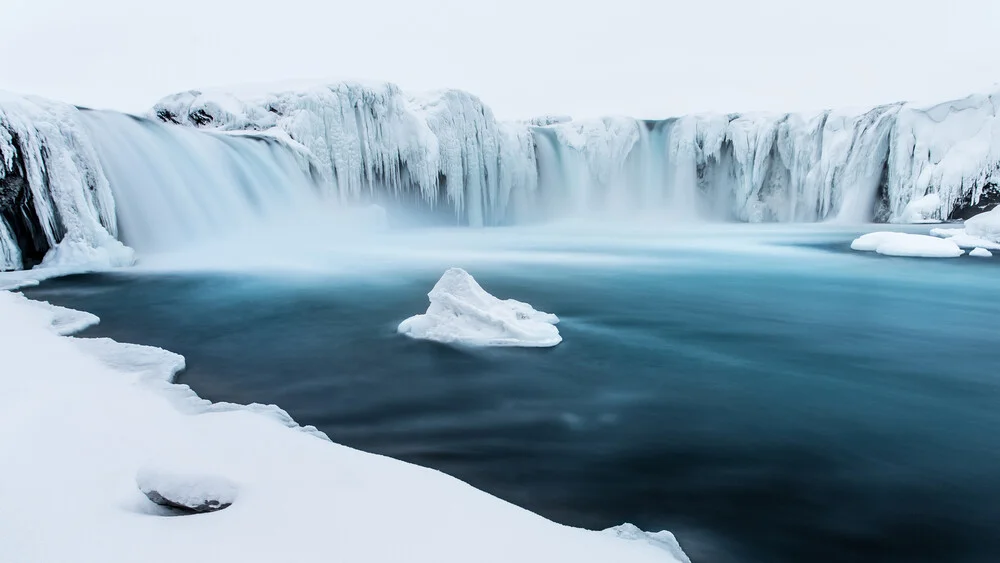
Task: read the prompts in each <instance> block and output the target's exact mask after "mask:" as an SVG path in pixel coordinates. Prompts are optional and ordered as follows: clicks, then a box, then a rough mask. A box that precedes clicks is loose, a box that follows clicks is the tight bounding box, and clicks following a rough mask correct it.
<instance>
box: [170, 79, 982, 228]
mask: <svg viewBox="0 0 1000 563" xmlns="http://www.w3.org/2000/svg"><path fill="white" fill-rule="evenodd" d="M264 92H267V90H266V89H265V90H264ZM153 113H154V114H155V115H157V116H159V117H160V118H161V119H164V120H168V121H176V122H183V123H187V124H191V125H195V126H199V127H203V128H206V127H208V128H216V129H223V130H230V131H231V130H253V131H257V130H261V131H273V132H275V134H277V135H279V136H284V137H289V138H291V139H294V140H295V141H296V142H298V143H301V144H302V145H303V146H304V147H305V149H306V153H307V154H310V155H312V157H313V158H314V159H315V160H316V162H317V163H318V168H319V169H321V170H324V171H325V172H324V174H325V175H326V176H327V178H328V180H329V181H330V182H331V183H333V184H334V185H336V186H337V189H338V193H340V194H341V196H342V197H345V198H352V197H357V196H358V195H359V194H363V193H378V192H379V191H380V190H381V191H383V192H388V193H390V194H393V196H394V197H404V198H405V197H406V196H405V194H407V193H410V192H413V193H414V194H418V195H419V198H421V199H422V200H424V201H426V202H428V203H429V204H431V205H441V204H447V205H451V206H452V207H454V211H455V212H456V213H457V214H458V216H459V217H461V218H463V220H464V221H466V222H468V223H469V224H473V225H479V224H497V223H502V222H517V221H525V220H539V219H548V218H553V217H556V218H557V217H563V216H579V215H581V214H582V215H596V216H607V215H609V214H610V215H612V216H614V215H615V214H616V213H619V214H621V216H623V217H630V216H634V215H635V213H636V212H637V211H657V212H659V213H660V214H661V215H663V214H666V216H667V217H669V218H671V219H676V218H690V217H708V218H721V219H736V220H740V221H752V222H757V221H820V220H831V219H836V220H839V221H843V222H854V223H861V222H867V221H871V220H873V219H874V220H879V221H890V220H891V221H894V222H911V221H912V222H929V221H933V220H945V219H948V218H950V217H951V216H952V215H953V214H954V213H955V212H956V211H960V210H962V209H965V208H971V207H975V206H978V205H981V204H982V202H983V201H985V200H988V199H989V198H993V197H1000V192H997V191H996V187H995V184H996V182H995V180H996V175H997V174H998V172H997V170H998V169H1000V148H998V147H1000V141H996V142H995V141H994V139H993V137H994V133H995V132H996V128H997V127H998V125H997V123H998V122H997V120H996V108H995V95H976V96H970V97H969V98H966V99H964V100H957V101H954V102H948V103H945V104H941V105H938V106H933V107H924V106H920V105H918V104H908V103H897V104H890V105H885V106H880V107H877V108H874V109H872V110H870V111H867V112H843V111H822V112H817V113H811V114H808V113H807V114H745V115H741V114H728V115H691V116H686V117H682V118H672V119H666V120H661V121H642V120H638V119H632V118H627V117H612V118H603V119H598V120H582V121H574V120H572V119H570V118H568V117H564V116H556V117H552V116H545V117H542V118H537V119H534V120H529V121H528V122H523V123H510V124H504V123H497V122H496V121H495V120H494V119H493V116H492V115H491V114H490V113H489V111H488V110H487V109H485V107H484V106H483V105H482V103H481V102H479V100H478V99H476V98H474V97H472V96H470V95H468V94H465V93H461V92H456V91H448V92H444V93H437V94H433V95H428V96H421V97H414V96H404V95H403V94H402V93H401V92H400V91H399V89H398V88H396V87H395V86H393V85H391V84H377V85H361V84H355V83H333V84H328V85H321V86H315V85H313V86H299V87H298V88H297V89H295V88H292V89H289V87H283V88H272V89H271V91H270V93H263V94H262V93H259V92H257V93H252V94H247V93H243V94H239V95H236V94H223V93H201V92H187V93H182V94H177V95H174V96H171V97H168V98H165V99H164V100H162V101H161V102H160V103H159V104H157V106H156V107H155V108H154V111H153ZM375 124H379V126H378V127H376V126H375ZM420 147H422V149H421V148H420ZM498 154H499V157H498V156H497V155H498ZM497 162H499V163H500V164H499V165H498V166H496V167H494V165H495V164H496V163H497ZM449 163H450V164H449ZM459 163H461V166H459ZM456 178H463V181H462V182H459V183H455V181H454V180H455V179H456ZM497 181H498V183H497ZM911 204H913V205H911Z"/></svg>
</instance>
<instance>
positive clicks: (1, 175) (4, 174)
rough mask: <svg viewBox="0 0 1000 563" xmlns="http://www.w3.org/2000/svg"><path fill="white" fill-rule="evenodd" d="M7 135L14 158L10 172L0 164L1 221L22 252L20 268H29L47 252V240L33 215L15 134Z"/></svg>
mask: <svg viewBox="0 0 1000 563" xmlns="http://www.w3.org/2000/svg"><path fill="white" fill-rule="evenodd" d="M2 126H3V124H0V127H2ZM7 132H8V134H10V136H11V138H12V140H13V145H14V159H13V165H12V166H11V168H10V170H4V169H3V167H2V165H0V219H2V220H4V221H6V223H7V225H9V226H10V229H11V230H12V231H13V234H14V239H15V240H16V241H17V245H18V247H19V248H20V249H21V262H22V267H23V268H24V269H29V268H31V267H32V266H35V265H36V264H38V263H40V262H41V261H42V258H43V257H44V256H45V253H46V252H48V251H49V241H48V239H47V238H46V237H45V231H44V230H43V229H42V225H41V223H39V221H38V217H37V216H36V214H35V204H34V200H33V197H32V195H31V189H30V188H29V186H28V180H27V178H26V176H25V173H24V163H23V157H22V155H21V149H20V143H19V137H18V135H17V134H16V133H15V132H14V131H10V130H7ZM46 180H47V179H46Z"/></svg>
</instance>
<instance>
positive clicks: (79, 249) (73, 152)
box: [0, 92, 132, 270]
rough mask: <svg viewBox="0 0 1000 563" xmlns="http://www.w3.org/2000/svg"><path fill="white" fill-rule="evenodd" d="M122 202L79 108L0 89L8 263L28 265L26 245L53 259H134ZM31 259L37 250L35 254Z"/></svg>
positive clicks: (2, 226)
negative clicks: (124, 231) (121, 217)
mask: <svg viewBox="0 0 1000 563" xmlns="http://www.w3.org/2000/svg"><path fill="white" fill-rule="evenodd" d="M117 234H118V224H117V221H116V213H115V201H114V197H113V196H112V193H111V186H110V184H109V183H108V179H107V177H106V176H105V174H104V169H103V167H102V166H101V163H100V161H99V159H98V154H97V151H96V149H95V147H94V145H93V143H92V142H91V140H90V137H89V136H88V134H87V131H86V128H85V127H84V126H83V123H82V122H81V120H80V111H79V110H77V108H75V107H73V106H70V105H67V104H61V103H57V102H50V101H48V100H43V99H39V98H29V97H22V96H16V95H13V94H8V93H4V92H0V270H14V269H20V268H21V266H22V263H23V261H24V258H25V256H24V255H23V253H24V251H25V250H28V251H29V252H30V253H36V254H38V255H39V256H42V255H44V254H45V253H46V252H48V251H49V250H50V249H54V248H56V247H57V246H59V247H61V250H60V251H58V252H57V253H56V254H55V255H54V256H53V257H51V258H50V263H51V264H52V265H55V266H59V265H62V264H63V263H64V259H66V258H67V257H68V256H69V255H77V256H79V255H81V254H82V255H83V256H86V260H100V261H102V262H104V263H103V264H102V265H103V266H105V267H107V266H116V265H127V264H129V263H131V261H132V255H131V253H130V252H129V251H128V250H127V249H125V248H123V246H122V244H121V243H120V242H118V241H117V240H116V239H115V237H116V236H117ZM29 258H31V257H29Z"/></svg>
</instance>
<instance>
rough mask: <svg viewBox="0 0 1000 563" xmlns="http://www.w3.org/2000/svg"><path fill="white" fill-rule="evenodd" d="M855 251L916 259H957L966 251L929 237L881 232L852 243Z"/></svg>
mask: <svg viewBox="0 0 1000 563" xmlns="http://www.w3.org/2000/svg"><path fill="white" fill-rule="evenodd" d="M851 248H852V249H853V250H860V251H863V252H876V253H878V254H884V255H886V256H908V257H916V258H955V257H958V256H961V255H963V254H965V251H964V250H962V249H961V248H959V247H958V245H957V244H955V243H954V242H952V241H950V240H947V239H941V238H937V237H932V236H929V235H913V234H909V233H896V232H890V231H879V232H875V233H868V234H866V235H861V236H860V237H858V238H856V239H854V242H852V243H851Z"/></svg>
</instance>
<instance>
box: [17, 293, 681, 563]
mask: <svg viewBox="0 0 1000 563" xmlns="http://www.w3.org/2000/svg"><path fill="white" fill-rule="evenodd" d="M74 319H75V320H74ZM93 320H94V319H93V318H91V317H86V316H85V315H81V314H80V313H70V312H68V311H67V310H65V309H55V308H50V307H45V306H40V305H38V304H35V303H31V302H29V301H28V300H27V299H25V298H24V297H22V296H20V295H18V294H14V293H9V292H0V356H2V357H4V358H6V363H5V365H4V369H3V370H2V371H0V379H2V383H3V386H4V389H5V391H4V393H3V394H2V395H0V423H2V424H0V428H3V431H2V432H0V450H2V451H3V452H4V456H3V457H4V463H3V464H2V465H0V478H2V480H3V482H4V483H6V484H7V485H9V486H3V487H0V504H2V505H3V506H4V507H6V508H5V510H4V511H3V512H2V513H0V514H2V515H0V528H2V529H3V540H2V541H0V550H2V556H0V559H3V560H4V561H12V562H13V561H32V562H62V561H75V562H86V561H94V562H98V561H99V562H101V563H111V562H119V561H120V562H129V563H133V562H135V561H144V562H157V561H164V562H166V561H170V562H173V561H176V560H177V559H178V557H182V558H186V559H190V560H194V561H210V560H211V561H240V562H247V561H297V562H298V561H351V562H359V563H360V562H374V561H385V562H398V561H413V562H416V561H428V562H431V561H433V562H435V563H441V562H449V561H454V562H456V563H457V562H462V563H465V562H468V561H476V562H489V561H495V562H498V563H499V562H504V563H506V562H509V561H538V562H546V563H548V562H561V561H565V562H573V563H577V562H583V561H594V562H601V563H605V562H609V561H614V562H664V561H666V562H673V561H687V558H686V557H685V556H684V555H683V553H682V552H680V551H679V548H678V547H677V546H676V543H675V542H674V541H673V540H672V536H670V534H669V533H666V532H661V533H660V534H644V533H641V532H639V531H638V530H637V529H635V528H634V527H631V526H622V527H619V528H615V529H612V530H608V531H604V532H589V531H585V530H580V529H575V528H569V527H565V526H561V525H558V524H555V523H553V522H550V521H548V520H545V519H544V518H542V517H540V516H537V515H535V514H532V513H530V512H528V511H525V510H523V509H520V508H518V507H516V506H513V505H511V504H508V503H506V502H503V501H501V500H499V499H497V498H494V497H492V496H490V495H488V494H486V493H483V492H481V491H478V490H476V489H474V488H472V487H470V486H468V485H466V484H464V483H462V482H460V481H458V480H456V479H453V478H451V477H448V476H446V475H444V474H442V473H439V472H436V471H432V470H429V469H423V468H419V467H416V466H412V465H409V464H406V463H403V462H400V461H396V460H393V459H389V458H385V457H380V456H376V455H371V454H366V453H363V452H359V451H356V450H352V449H350V448H347V447H343V446H340V445H337V444H334V443H331V442H329V441H327V440H323V439H320V438H319V437H317V433H316V432H315V430H312V431H303V430H309V429H302V428H297V427H289V426H292V423H291V422H290V420H289V419H288V418H287V415H285V416H282V415H283V414H284V413H283V412H281V411H278V410H276V409H268V408H266V407H262V406H259V405H257V406H254V407H236V406H233V405H210V404H208V403H207V401H203V400H201V399H198V398H197V397H196V396H195V395H194V394H193V393H191V392H190V390H188V389H187V388H186V387H184V386H179V385H174V384H171V383H169V379H170V378H171V377H172V376H173V374H174V373H175V371H176V370H177V369H179V365H178V358H179V357H178V356H176V355H175V354H170V353H169V352H166V351H157V350H156V349H152V348H148V347H135V346H134V345H132V346H117V345H116V344H115V343H113V342H111V341H108V340H106V339H105V340H101V341H96V342H99V343H98V344H92V343H89V344H82V343H83V342H86V339H73V338H65V337H61V336H58V335H57V332H63V333H65V332H67V330H68V327H73V326H78V327H79V326H84V325H85V324H86V323H87V322H93ZM85 350H86V351H85ZM94 353H96V354H97V355H93V354H94ZM99 358H100V359H99ZM130 358H134V359H135V361H134V362H131V363H130V361H129V359H130ZM109 364H111V365H113V366H114V367H110V366H109ZM268 415H270V416H268ZM150 468H152V469H154V470H161V471H164V472H167V473H171V474H184V475H201V474H205V475H215V476H218V477H220V478H223V479H225V480H226V482H231V483H232V484H233V486H235V487H236V488H238V493H239V494H238V495H234V496H233V498H234V499H235V500H234V503H233V505H232V506H230V507H228V508H226V509H225V510H222V511H219V512H213V513H210V514H199V515H189V516H173V517H168V516H166V515H165V513H166V512H165V511H167V510H168V509H165V508H162V507H159V506H157V505H154V504H153V503H151V502H150V501H149V500H148V499H147V498H146V497H145V496H144V495H143V493H142V492H140V490H139V487H138V486H137V483H136V479H137V475H138V474H139V473H140V471H142V472H148V471H149V469H150ZM166 546H169V548H167V547H166Z"/></svg>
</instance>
